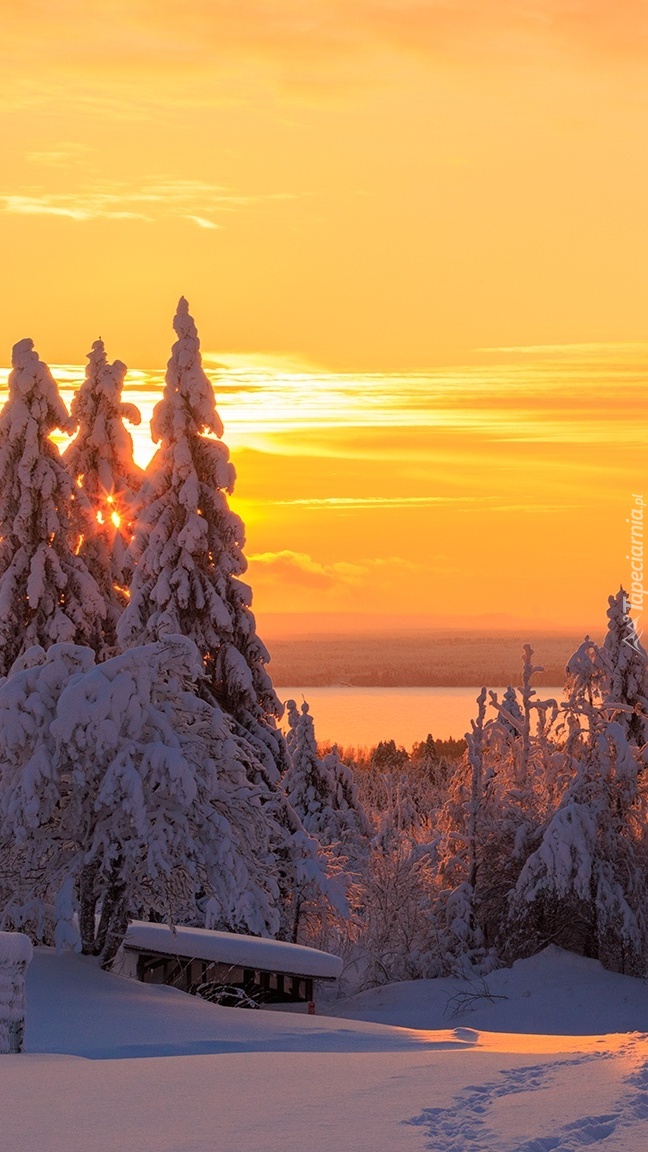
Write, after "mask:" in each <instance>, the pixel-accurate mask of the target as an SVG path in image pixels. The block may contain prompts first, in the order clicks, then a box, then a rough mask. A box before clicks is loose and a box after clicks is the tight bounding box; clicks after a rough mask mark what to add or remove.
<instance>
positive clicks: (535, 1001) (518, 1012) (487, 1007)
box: [322, 945, 648, 1147]
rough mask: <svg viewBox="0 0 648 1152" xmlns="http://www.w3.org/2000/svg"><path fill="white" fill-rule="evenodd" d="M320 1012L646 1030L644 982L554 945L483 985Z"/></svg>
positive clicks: (433, 1022) (526, 1027) (409, 1020)
mask: <svg viewBox="0 0 648 1152" xmlns="http://www.w3.org/2000/svg"><path fill="white" fill-rule="evenodd" d="M322 1010H323V1011H324V1010H325V1011H326V1012H330V1013H331V1014H332V1015H335V1016H344V1017H346V1018H348V1019H352V1020H372V1021H374V1022H376V1023H379V1024H390V1025H394V1026H397V1027H401V1028H451V1027H452V1026H453V1025H454V1026H456V1025H457V1024H462V1025H466V1024H468V1025H470V1027H471V1028H480V1029H485V1030H487V1031H491V1032H536V1033H539V1034H540V1033H549V1034H551V1035H565V1036H584V1035H594V1034H602V1033H606V1032H634V1031H640V1032H648V983H647V982H646V981H644V980H636V979H633V978H632V977H630V976H619V975H617V974H616V973H614V972H607V971H606V970H605V969H604V968H603V967H602V966H601V965H600V964H599V963H598V961H597V960H586V959H585V958H584V957H583V956H575V955H574V954H573V953H572V952H565V951H563V949H562V948H555V947H554V946H553V945H551V946H550V947H548V948H545V949H544V951H543V952H541V953H540V954H539V955H537V956H532V957H531V958H530V959H529V960H518V961H517V963H516V964H514V965H513V967H512V968H503V969H500V970H499V971H497V972H492V973H491V974H490V975H489V976H487V977H486V978H485V980H478V981H473V982H472V983H471V982H467V981H465V980H455V979H451V978H446V979H443V980H408V981H403V982H402V983H398V984H387V985H385V986H384V987H383V988H372V989H370V990H369V991H367V992H361V993H360V994H359V995H358V996H353V997H350V998H349V999H347V1000H339V1001H337V1003H335V1004H333V1005H330V1006H327V1007H326V1008H322ZM647 1147H648V1139H647Z"/></svg>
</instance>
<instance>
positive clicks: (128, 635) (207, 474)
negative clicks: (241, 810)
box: [117, 298, 339, 938]
mask: <svg viewBox="0 0 648 1152" xmlns="http://www.w3.org/2000/svg"><path fill="white" fill-rule="evenodd" d="M174 328H175V331H176V334H177V336H178V339H177V341H176V343H175V344H174V345H173V350H172V355H171V359H170V360H169V363H168V368H167V373H166V385H165V389H164V396H163V399H162V400H161V401H160V403H159V404H158V405H157V406H156V408H155V411H154V413H153V419H152V421H151V431H152V435H153V439H154V441H155V442H156V443H159V445H160V447H159V449H158V451H157V452H156V454H155V456H154V457H153V459H152V461H151V463H150V465H149V467H148V469H147V472H146V477H145V480H144V483H143V485H142V487H141V489H140V491H139V494H138V497H137V505H136V507H137V510H138V512H137V518H136V523H135V531H134V539H133V543H132V545H131V548H130V549H129V558H128V559H129V563H130V565H131V566H132V568H133V576H132V581H131V588H130V600H129V603H128V606H127V608H126V609H125V610H124V613H123V614H122V616H121V618H120V621H119V624H118V628H117V640H118V644H119V645H120V646H121V647H122V649H126V648H129V647H133V646H135V645H139V644H144V643H148V642H150V641H154V640H157V639H160V640H161V639H163V638H164V637H165V636H166V635H169V634H177V633H179V634H181V635H183V636H187V637H189V638H190V639H191V640H193V642H194V643H195V644H196V647H197V648H198V651H199V652H200V654H201V657H202V660H203V669H204V676H203V679H202V680H201V682H200V684H199V686H198V690H199V692H200V694H201V695H204V696H205V698H206V699H208V700H209V702H211V703H214V704H217V705H218V706H219V707H220V708H222V710H223V712H225V713H226V714H227V716H228V717H229V718H230V720H231V723H232V725H233V729H234V732H235V735H236V736H237V738H238V740H239V741H240V751H239V754H240V757H241V759H242V762H243V763H244V764H245V768H246V773H247V777H248V780H249V781H250V783H251V784H253V785H255V786H258V787H259V789H260V790H261V794H262V796H263V797H264V801H263V809H264V812H265V813H266V814H267V817H268V820H269V821H270V825H271V840H272V848H273V853H274V859H275V861H276V865H277V872H276V876H277V880H278V884H279V890H280V904H281V909H282V919H281V924H280V928H279V933H280V934H281V935H282V936H284V937H285V936H287V937H289V938H292V937H293V935H294V932H295V925H296V923H297V921H298V916H297V915H296V908H297V905H298V903H299V895H298V894H299V892H300V891H302V890H303V889H304V888H305V887H308V888H309V889H317V890H318V891H319V892H320V896H322V898H324V897H323V894H324V893H326V894H327V896H326V898H330V899H332V900H335V901H338V903H339V900H338V895H337V891H336V888H335V885H333V886H330V885H328V884H327V880H326V876H325V869H324V868H323V866H322V864H320V863H318V860H317V845H316V843H315V842H314V841H313V840H311V839H310V838H309V837H308V835H307V834H306V832H305V831H304V828H303V827H302V825H301V822H300V820H299V817H298V816H297V814H296V813H295V811H294V809H293V808H292V807H291V805H290V802H289V801H288V799H287V797H286V795H285V793H284V791H283V789H282V788H281V786H280V779H281V773H282V772H283V771H284V769H285V768H286V767H287V764H288V755H287V751H286V743H285V740H284V737H283V734H282V733H281V731H280V730H279V728H278V727H277V718H278V717H279V716H280V715H281V713H282V708H281V705H280V703H279V701H278V699H277V697H276V695H275V692H274V690H273V688H272V683H271V680H270V677H269V675H268V673H267V671H266V668H265V665H266V663H267V661H268V659H269V656H268V652H267V650H266V648H265V647H264V645H263V644H262V643H261V641H260V640H259V638H258V637H257V635H256V626H255V620H254V616H253V614H252V612H251V609H250V604H251V600H252V593H251V590H250V588H249V587H248V585H247V584H244V583H243V582H242V581H241V580H240V579H239V577H240V575H241V574H242V573H243V572H244V571H245V568H246V566H247V565H246V560H245V557H244V555H243V544H244V539H245V537H244V529H243V524H242V522H241V520H240V518H239V517H238V516H236V515H235V514H234V513H233V512H232V511H231V510H230V508H229V507H228V503H227V493H229V492H231V491H232V488H233V486H234V479H235V472H234V468H233V466H232V464H231V463H230V461H229V453H228V450H227V448H226V446H225V445H224V444H223V443H222V442H221V440H220V436H221V435H222V431H223V426H222V423H221V420H220V417H219V415H218V413H217V411H216V404H215V399H214V390H213V388H212V385H211V383H210V381H209V380H208V379H207V376H206V375H205V373H204V371H203V369H202V362H201V356H200V341H199V340H198V335H197V332H196V326H195V324H194V322H193V319H192V318H191V316H190V315H189V310H188V305H187V301H186V300H185V299H184V298H183V299H181V300H180V302H179V304H178V310H177V313H176V316H175V319H174Z"/></svg>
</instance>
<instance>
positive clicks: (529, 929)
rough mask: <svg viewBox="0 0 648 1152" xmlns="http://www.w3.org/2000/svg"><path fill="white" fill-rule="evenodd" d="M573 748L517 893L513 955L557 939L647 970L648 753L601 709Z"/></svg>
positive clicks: (631, 969) (612, 964)
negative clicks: (646, 761) (647, 778)
mask: <svg viewBox="0 0 648 1152" xmlns="http://www.w3.org/2000/svg"><path fill="white" fill-rule="evenodd" d="M577 737H578V733H577V732H576V730H575V728H574V727H573V726H572V729H571V732H570V736H569V738H568V741H567V744H566V746H565V755H566V756H567V757H568V758H569V759H570V760H571V773H570V776H571V779H570V782H569V785H568V787H567V789H566V791H565V793H564V795H563V798H562V800H561V802H560V803H559V805H558V807H557V810H556V811H555V813H554V814H552V815H551V817H550V818H549V819H548V820H547V822H546V824H545V826H544V828H543V829H542V830H541V835H540V837H539V842H538V844H537V847H536V848H535V850H534V851H533V852H532V853H531V855H530V856H529V857H528V859H527V860H526V862H525V864H524V867H523V869H522V871H521V873H520V876H519V878H518V881H517V884H516V886H515V888H514V890H513V892H512V893H511V898H510V912H509V931H508V942H509V958H512V957H515V958H517V957H519V956H520V955H529V954H531V953H533V952H535V951H537V950H538V949H539V948H541V947H543V946H544V945H546V944H547V943H554V944H558V945H561V946H562V947H564V948H568V949H570V950H572V951H575V952H579V953H581V954H583V955H585V956H590V957H594V958H596V959H598V960H600V961H601V962H602V963H603V964H604V965H606V966H607V967H609V968H612V969H615V970H617V971H621V972H628V973H630V974H634V975H645V973H646V947H647V945H648V932H647V929H648V923H647V919H646V912H645V908H646V900H647V897H648V842H647V840H648V837H647V833H646V826H647V817H648V804H647V797H646V794H645V785H644V784H643V780H642V776H641V773H640V771H639V770H640V768H641V760H640V753H639V751H638V749H637V747H636V745H633V744H632V743H631V742H630V741H629V740H628V736H627V733H626V731H625V730H624V727H623V725H622V724H621V723H619V722H618V721H616V720H614V721H608V720H606V719H605V717H604V716H603V715H602V714H601V713H600V712H599V711H597V710H596V709H594V708H592V709H590V711H589V714H588V715H587V730H586V731H584V732H583V733H582V735H581V736H580V737H579V738H577Z"/></svg>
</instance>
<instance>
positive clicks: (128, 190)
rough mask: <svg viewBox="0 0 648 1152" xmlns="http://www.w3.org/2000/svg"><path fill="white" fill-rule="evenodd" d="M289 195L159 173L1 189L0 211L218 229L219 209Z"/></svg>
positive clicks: (245, 206)
mask: <svg viewBox="0 0 648 1152" xmlns="http://www.w3.org/2000/svg"><path fill="white" fill-rule="evenodd" d="M288 199H292V195H291V193H284V192H279V193H270V194H268V195H239V194H237V193H234V192H232V191H231V190H230V189H228V188H226V187H223V186H222V185H218V184H208V183H205V182H203V181H198V180H170V179H168V178H160V179H158V180H154V181H151V182H150V183H148V184H146V185H143V186H140V187H133V186H131V185H127V184H116V183H113V184H109V185H108V186H107V187H101V188H98V187H94V186H86V187H85V188H80V189H78V190H76V191H74V192H56V193H49V192H45V191H44V190H43V189H31V190H29V191H25V192H12V193H0V211H2V212H5V213H8V214H9V215H12V216H59V217H63V218H66V219H69V220H75V221H86V220H98V219H105V220H140V221H145V222H147V223H154V222H156V221H158V220H161V219H164V218H168V217H170V216H175V217H180V218H182V219H185V220H190V221H191V222H192V223H194V224H196V225H197V226H198V227H199V228H205V229H209V230H215V229H218V228H221V227H222V225H221V224H219V223H217V222H216V221H215V220H213V219H212V218H211V216H212V215H213V214H214V213H221V214H222V213H229V212H236V211H241V210H245V209H250V208H253V207H255V206H256V205H261V204H264V203H268V202H281V201H284V200H288Z"/></svg>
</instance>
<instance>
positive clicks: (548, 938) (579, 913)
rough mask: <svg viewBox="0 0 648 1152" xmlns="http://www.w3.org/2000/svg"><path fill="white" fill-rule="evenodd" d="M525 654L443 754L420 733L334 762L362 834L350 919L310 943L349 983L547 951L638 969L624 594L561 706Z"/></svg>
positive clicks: (632, 673) (641, 701) (644, 862)
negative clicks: (353, 792) (362, 820)
mask: <svg viewBox="0 0 648 1152" xmlns="http://www.w3.org/2000/svg"><path fill="white" fill-rule="evenodd" d="M532 656H533V653H532V650H531V649H530V647H529V646H528V645H527V646H525V652H524V662H523V669H522V677H521V687H520V688H519V689H514V688H509V689H508V690H507V691H506V692H505V693H504V694H503V695H502V696H498V695H496V694H495V693H494V692H490V693H488V692H487V691H486V689H484V690H483V691H482V692H481V693H480V696H479V698H478V700H477V715H476V718H475V719H474V720H473V721H472V724H471V732H470V733H469V734H468V737H467V750H466V752H465V754H464V755H463V756H462V757H461V758H460V759H459V760H458V761H457V760H456V759H454V758H451V757H448V756H447V755H445V756H442V755H437V747H436V742H434V741H431V740H428V741H424V742H422V743H421V744H419V745H416V746H415V748H414V749H413V752H412V754H411V755H408V754H407V753H406V752H405V751H404V750H403V749H401V750H399V749H398V748H396V746H395V745H394V743H393V742H387V743H386V744H382V745H378V746H376V748H375V749H373V750H372V751H371V753H370V754H369V755H365V754H363V755H361V756H355V757H348V758H349V760H354V763H355V773H354V779H355V782H356V786H357V790H358V797H359V799H360V800H361V801H362V804H363V806H364V810H365V813H366V815H367V819H368V821H369V824H370V826H371V837H370V839H369V841H368V843H367V845H366V848H365V852H364V854H363V855H361V856H360V857H357V858H356V872H355V876H354V878H353V883H352V885H351V888H350V900H351V906H352V911H351V915H350V916H349V917H347V918H346V919H345V920H341V919H337V920H335V922H334V923H332V922H331V921H328V922H327V924H326V925H325V929H326V930H325V931H321V926H320V932H319V935H318V934H315V935H314V936H313V939H314V940H318V941H319V942H320V943H323V944H324V943H325V944H327V945H328V946H329V947H332V948H338V949H339V950H340V951H341V952H342V953H343V954H344V955H345V957H346V959H347V963H348V972H349V973H350V974H351V978H350V980H351V984H352V985H356V986H357V985H358V984H360V985H365V984H371V983H376V982H383V981H386V980H395V979H415V978H419V977H430V976H437V975H444V974H448V973H453V972H463V973H468V974H470V973H473V974H475V973H479V974H485V973H487V972H488V971H489V970H491V969H492V968H493V967H497V966H498V965H501V964H503V963H512V962H513V961H514V960H516V959H518V958H520V957H523V956H528V955H531V954H533V953H535V952H536V951H538V950H540V949H541V948H543V947H545V946H546V945H547V944H549V943H552V944H557V945H559V946H561V947H564V948H567V949H571V950H573V951H576V952H579V953H581V954H583V955H586V956H590V957H595V958H597V959H599V960H600V961H601V962H602V963H603V964H604V965H606V966H607V967H609V968H612V969H614V970H616V971H620V972H626V973H631V974H634V975H642V976H645V975H646V973H647V972H648V914H647V912H646V909H647V908H648V774H647V773H646V763H647V761H648V699H647V695H648V693H647V691H646V669H647V663H646V653H645V652H644V650H643V648H642V646H641V644H640V643H639V641H638V638H637V635H636V631H635V628H634V624H633V622H632V621H631V619H630V617H629V616H628V614H627V601H626V596H625V593H624V592H623V590H621V591H620V592H619V593H618V595H617V596H616V597H610V606H609V611H608V631H607V635H606V638H605V641H604V643H603V645H601V646H598V645H597V644H595V643H594V642H592V641H591V640H589V638H587V639H586V640H585V641H584V642H583V644H582V645H581V646H580V647H579V648H578V649H577V651H576V652H575V653H574V654H573V656H572V657H571V659H570V660H569V662H568V665H567V673H568V675H567V681H566V684H565V690H564V693H563V695H562V698H561V699H558V700H554V699H543V698H542V696H541V694H539V693H537V692H536V690H535V688H534V687H533V683H534V679H535V677H537V675H538V671H539V668H538V666H537V665H534V664H533V661H532ZM487 704H490V705H491V706H492V708H493V710H494V714H493V715H492V717H491V718H490V719H486V714H487Z"/></svg>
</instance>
